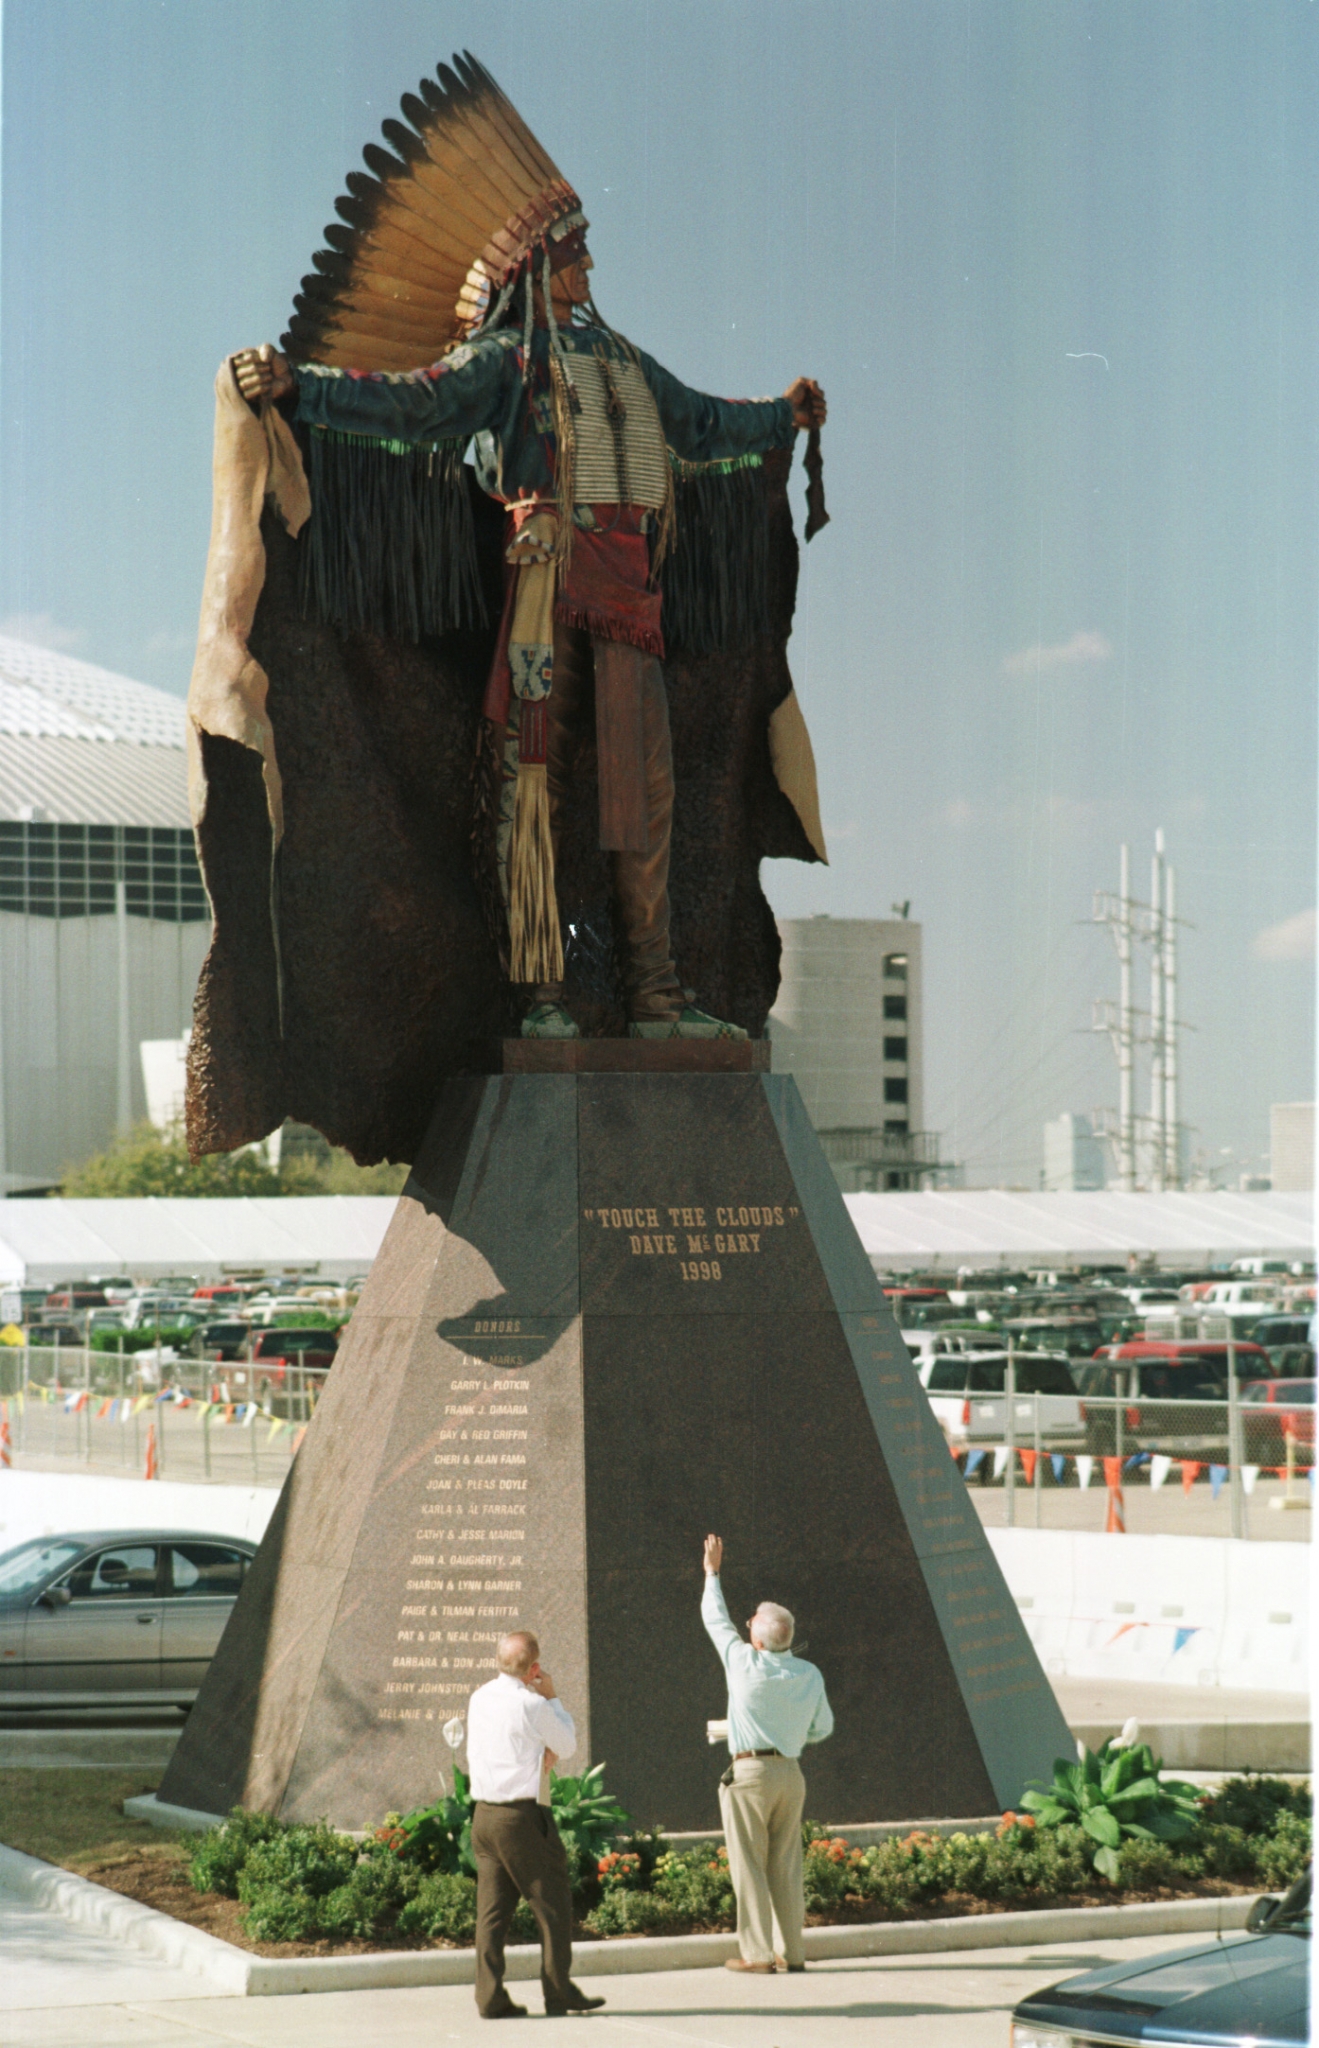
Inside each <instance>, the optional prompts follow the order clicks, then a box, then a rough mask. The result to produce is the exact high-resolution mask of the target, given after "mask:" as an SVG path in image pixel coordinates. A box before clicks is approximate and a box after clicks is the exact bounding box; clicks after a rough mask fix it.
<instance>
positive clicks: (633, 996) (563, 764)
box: [536, 624, 683, 1019]
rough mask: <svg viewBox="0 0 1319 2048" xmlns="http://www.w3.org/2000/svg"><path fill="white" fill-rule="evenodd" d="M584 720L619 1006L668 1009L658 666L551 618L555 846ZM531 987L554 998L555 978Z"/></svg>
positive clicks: (671, 1007) (666, 798) (663, 721)
mask: <svg viewBox="0 0 1319 2048" xmlns="http://www.w3.org/2000/svg"><path fill="white" fill-rule="evenodd" d="M591 722H594V724H595V729H596V736H597V741H598V745H599V755H600V767H601V777H600V781H601V834H600V842H601V845H602V846H603V847H605V849H606V850H607V851H608V852H609V868H610V878H611V881H612V884H613V896H614V914H615V917H616V918H617V920H618V924H619V927H620V929H621V933H622V937H623V942H624V946H625V949H626V954H627V965H626V977H627V998H628V1014H629V1016H631V1017H632V1018H634V1019H641V1018H646V1017H667V1016H674V1015H676V1014H677V1012H678V1011H679V1010H680V1009H681V1007H682V1002H683V994H682V989H681V987H680V986H679V982H678V976H677V973H676V971H675V969H674V965H673V958H672V954H671V951H670V946H669V840H670V834H671V828H672V823H673V750H672V747H671V745H670V741H669V702H668V696H667V694H666V692H665V688H664V671H663V669H662V668H661V667H660V664H659V661H658V660H657V658H656V657H655V656H654V655H653V654H646V653H644V652H643V651H642V650H641V649H640V648H638V647H629V646H626V645H625V644H623V643H622V642H620V641H615V640H599V639H595V638H594V637H593V636H592V635H591V634H589V633H587V632H584V631H583V630H582V629H581V628H580V627H576V626H563V625H558V624H556V625H555V628H554V685H553V688H552V689H551V691H550V697H549V734H548V745H547V750H546V781H547V783H548V786H549V797H550V822H551V829H552V831H553V833H554V838H555V842H556V850H557V841H558V819H559V807H560V805H561V803H562V801H563V798H564V795H565V793H566V790H567V786H568V782H569V779H570V777H571V774H572V765H573V760H574V757H575V754H576V751H577V747H578V744H579V741H580V740H581V738H582V737H583V735H584V733H585V732H586V731H587V730H588V729H589V726H590V724H591ZM536 994H537V997H538V998H539V999H541V1000H545V999H557V998H558V997H560V996H561V994H562V986H561V985H558V986H555V987H549V986H546V987H542V988H540V989H538V990H537V991H536Z"/></svg>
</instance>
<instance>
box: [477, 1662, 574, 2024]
mask: <svg viewBox="0 0 1319 2048" xmlns="http://www.w3.org/2000/svg"><path fill="white" fill-rule="evenodd" d="M495 1663H496V1664H497V1665H498V1667H499V1676H498V1677H497V1678H492V1679H491V1681H490V1683H489V1684H488V1685H483V1686H481V1687H480V1688H479V1690H478V1691H476V1692H474V1693H473V1694H472V1697H471V1701H470V1703H469V1705H468V1709H467V1768H468V1772H469V1775H470V1778H471V1787H472V1797H473V1799H474V1800H475V1801H476V1811H475V1812H474V1814H473V1816H472V1854H473V1855H474V1856H475V1858H476V2004H477V2009H478V2011H479V2012H480V2014H481V2017H482V2019H486V2020H503V2019H523V2018H525V2016H526V2011H527V2008H526V2007H525V2005H514V2003H513V2001H512V1999H511V1998H510V1997H509V1995H508V1993H507V1991H506V1990H505V1989H504V1943H505V1941H506V1939H507V1937H508V1930H509V1927H510V1925H511V1924H512V1919H513V1915H514V1913H515V1912H516V1911H517V1903H518V1900H519V1898H523V1899H525V1900H526V1902H527V1904H528V1905H529V1906H530V1908H531V1910H532V1912H533V1913H534V1914H535V1916H536V1924H537V1926H538V1927H539V1928H540V1940H541V1969H540V1982H541V1990H542V1991H543V1993H544V1995H545V2011H546V2014H547V2015H548V2016H550V2017H556V2016H558V2015H559V2014H562V2013H567V2012H593V2011H595V2009H596V2008H597V2007H598V2006H601V2005H603V2004H604V2000H603V1998H588V1997H587V1996H586V1994H585V1992H583V1991H580V1990H579V1989H578V1987H577V1986H576V1985H575V1984H574V1983H573V1981H572V1978H571V1976H570V1975H569V1972H570V1971H571V1969H572V1887H571V1885H570V1884H569V1881H568V1858H567V1856H566V1855H565V1853H564V1848H563V1843H562V1842H561V1841H560V1839H559V1831H558V1829H557V1828H556V1827H555V1825H554V1821H553V1819H552V1818H551V1815H550V1806H549V1797H550V1795H549V1773H550V1766H551V1764H554V1763H557V1762H558V1760H559V1758H560V1757H565V1756H571V1755H572V1753H573V1751H574V1750H575V1749H576V1747H577V1730H576V1728H575V1727H574V1726H573V1718H572V1715H571V1714H570V1713H569V1712H568V1710H567V1708H566V1707H565V1706H564V1705H563V1704H562V1702H561V1701H560V1699H559V1697H558V1694H557V1693H556V1692H555V1690H554V1680H553V1679H552V1678H551V1677H550V1674H549V1672H548V1671H546V1670H545V1669H544V1667H543V1666H542V1664H541V1662H540V1644H539V1643H538V1642H537V1641H536V1638H535V1636H533V1635H531V1634H530V1633H529V1632H528V1631H527V1630H526V1629H518V1630H516V1631H515V1632H514V1633H513V1634H511V1635H506V1636H501V1637H500V1639H499V1646H498V1649H497V1651H496V1654H495Z"/></svg>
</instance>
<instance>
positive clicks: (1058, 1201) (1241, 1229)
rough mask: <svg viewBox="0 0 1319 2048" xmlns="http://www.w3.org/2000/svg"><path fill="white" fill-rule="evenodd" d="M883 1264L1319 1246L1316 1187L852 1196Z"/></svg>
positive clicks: (1235, 1253)
mask: <svg viewBox="0 0 1319 2048" xmlns="http://www.w3.org/2000/svg"><path fill="white" fill-rule="evenodd" d="M844 1200H845V1201H846V1203H847V1207H848V1210H849V1212H850V1214H851V1217H852V1221H853V1223H854V1224H855V1225H856V1228H857V1231H858V1234H859V1235H860V1238H861V1242H862V1244H863V1245H864V1246H865V1248H866V1251H867V1252H868V1253H869V1254H870V1257H871V1259H872V1260H873V1261H874V1263H875V1264H876V1265H877V1266H879V1267H881V1268H887V1267H906V1268H910V1267H924V1268H928V1267H935V1266H939V1267H944V1268H947V1269H950V1270H953V1271H955V1270H956V1268H957V1267H958V1266H980V1267H984V1266H998V1265H1006V1266H1020V1265H1022V1264H1028V1265H1032V1266H1036V1265H1060V1266H1069V1265H1073V1264H1076V1263H1095V1262H1098V1261H1103V1262H1105V1263H1112V1262H1114V1261H1116V1262H1118V1263H1121V1264H1125V1263H1126V1262H1127V1260H1128V1259H1132V1258H1135V1259H1145V1258H1151V1257H1152V1258H1154V1259H1156V1260H1158V1262H1159V1263H1160V1264H1161V1265H1164V1266H1178V1265H1186V1266H1195V1265H1215V1264H1219V1263H1222V1262H1224V1261H1230V1260H1232V1259H1240V1258H1249V1257H1257V1256H1260V1255H1263V1256H1265V1257H1269V1258H1277V1259H1284V1258H1285V1259H1308V1258H1311V1257H1313V1255H1314V1244H1315V1228H1314V1197H1313V1196H1312V1195H1279V1194H1250V1195H1242V1194H1229V1193H1226V1192H1222V1193H1205V1194H1165V1195H1154V1194H1148V1195H1132V1194H1117V1193H1111V1192H1104V1193H1097V1194H1071V1193H1061V1192H1059V1193H1052V1194H1043V1193H1041V1194H1017V1193H1011V1192H1009V1191H1008V1190H1006V1189H1003V1188H966V1189H962V1188H940V1189H932V1190H929V1191H928V1192H924V1193H920V1194H900V1193H891V1194H882V1195H879V1194H875V1195H847V1196H845V1197H844Z"/></svg>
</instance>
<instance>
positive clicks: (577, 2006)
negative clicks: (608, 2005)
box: [545, 1984, 604, 2020]
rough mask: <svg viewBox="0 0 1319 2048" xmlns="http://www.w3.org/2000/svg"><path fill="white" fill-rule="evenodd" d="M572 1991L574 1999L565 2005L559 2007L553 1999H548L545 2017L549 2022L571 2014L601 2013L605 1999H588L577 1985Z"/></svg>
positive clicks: (572, 1987) (573, 1986)
mask: <svg viewBox="0 0 1319 2048" xmlns="http://www.w3.org/2000/svg"><path fill="white" fill-rule="evenodd" d="M571 1990H572V1997H571V1998H570V1999H568V2001H567V2002H566V2004H564V2005H558V2004H556V2003H555V2002H554V2001H552V2000H551V1999H548V1998H547V1999H546V2001H545V2017H546V2019H547V2020H561V2019H563V2018H564V2017H565V2015H566V2014H568V2013H570V2012H599V2010H600V2008H601V2006H602V2005H603V2004H604V2000H603V1998H588V1997H587V1995H586V1993H585V1992H584V1991H581V1990H579V1989H578V1987H577V1986H576V1985H575V1984H574V1985H572V1986H571Z"/></svg>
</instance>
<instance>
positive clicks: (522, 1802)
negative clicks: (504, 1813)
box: [475, 1799, 540, 1813]
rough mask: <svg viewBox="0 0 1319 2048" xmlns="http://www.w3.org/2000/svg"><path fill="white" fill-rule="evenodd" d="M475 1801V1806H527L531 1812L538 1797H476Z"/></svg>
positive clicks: (537, 1803)
mask: <svg viewBox="0 0 1319 2048" xmlns="http://www.w3.org/2000/svg"><path fill="white" fill-rule="evenodd" d="M475 1803H476V1805H477V1806H516V1807H519V1808H522V1807H529V1808H530V1809H531V1811H532V1812H533V1813H534V1812H535V1811H536V1808H537V1807H538V1806H539V1805H540V1801H539V1799H478V1800H477V1801H476V1802H475Z"/></svg>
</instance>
